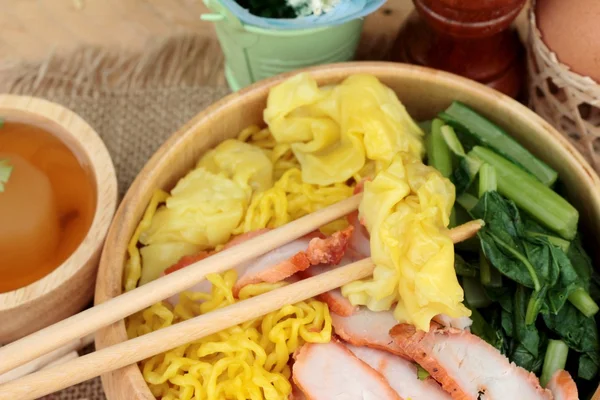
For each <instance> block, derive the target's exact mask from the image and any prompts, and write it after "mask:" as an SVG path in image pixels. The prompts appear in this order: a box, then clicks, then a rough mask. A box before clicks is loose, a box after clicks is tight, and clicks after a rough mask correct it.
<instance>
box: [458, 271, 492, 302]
mask: <svg viewBox="0 0 600 400" xmlns="http://www.w3.org/2000/svg"><path fill="white" fill-rule="evenodd" d="M462 287H463V289H464V292H465V301H466V302H467V303H468V304H469V306H472V307H473V308H484V307H487V306H489V305H490V304H491V303H492V301H491V300H490V298H489V297H488V296H487V294H486V292H485V290H484V289H483V286H482V285H481V282H480V281H479V279H477V278H470V277H463V279H462Z"/></svg>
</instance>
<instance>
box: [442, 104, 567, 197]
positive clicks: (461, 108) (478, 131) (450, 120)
mask: <svg viewBox="0 0 600 400" xmlns="http://www.w3.org/2000/svg"><path fill="white" fill-rule="evenodd" d="M440 118H441V119H443V120H444V121H445V122H446V123H447V124H450V125H452V126H454V127H459V128H461V130H464V131H466V132H468V133H469V134H470V135H471V136H473V137H474V138H475V139H477V141H479V142H480V143H481V144H484V145H486V146H487V147H490V148H492V149H494V150H495V151H496V152H498V153H500V154H502V155H503V156H504V157H506V158H508V159H509V160H511V161H512V162H513V163H515V164H516V165H519V166H520V167H522V168H524V169H525V170H526V171H529V172H530V173H531V174H533V176H535V177H536V178H537V179H538V180H539V181H541V182H542V183H543V184H544V185H546V186H551V185H552V184H553V183H554V182H555V181H556V179H557V177H558V174H557V173H556V171H554V170H553V169H552V168H550V167H549V166H548V165H546V164H545V163H544V162H542V161H541V160H539V159H538V158H536V157H535V156H534V155H533V154H531V153H530V152H529V151H527V150H526V149H525V148H524V147H523V146H521V145H520V144H519V143H518V142H517V141H516V140H515V139H513V138H512V137H510V136H509V135H508V134H507V133H506V132H505V131H504V130H502V129H501V128H500V127H498V126H496V125H495V124H493V123H492V122H490V121H489V120H488V119H486V118H484V117H483V116H481V115H479V114H478V113H476V112H475V111H473V110H471V109H470V108H469V107H467V106H466V105H464V104H462V103H460V102H458V101H455V102H453V103H452V105H450V107H448V108H447V109H446V110H445V111H444V112H443V113H441V114H440Z"/></svg>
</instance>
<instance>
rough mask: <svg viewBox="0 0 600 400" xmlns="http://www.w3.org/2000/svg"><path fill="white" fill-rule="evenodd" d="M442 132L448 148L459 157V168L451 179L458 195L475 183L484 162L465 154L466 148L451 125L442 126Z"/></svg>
mask: <svg viewBox="0 0 600 400" xmlns="http://www.w3.org/2000/svg"><path fill="white" fill-rule="evenodd" d="M440 130H441V134H442V136H443V138H444V141H445V142H446V144H447V145H448V148H449V149H450V150H451V151H452V152H453V153H454V154H455V155H456V156H457V157H458V160H459V161H458V168H456V169H455V170H454V172H453V173H452V176H451V179H450V180H451V181H452V183H454V186H455V187H456V195H457V196H458V195H460V194H462V193H464V192H465V191H466V190H467V189H468V188H469V187H470V186H471V184H472V183H473V181H474V180H475V177H476V176H477V172H478V171H479V168H480V167H481V165H482V164H483V163H482V162H481V161H480V160H479V159H477V158H475V157H469V156H467V155H466V154H465V149H464V148H463V146H462V144H461V143H460V141H459V140H458V136H457V135H456V132H454V129H452V127H451V126H449V125H444V126H442V127H441V129H440Z"/></svg>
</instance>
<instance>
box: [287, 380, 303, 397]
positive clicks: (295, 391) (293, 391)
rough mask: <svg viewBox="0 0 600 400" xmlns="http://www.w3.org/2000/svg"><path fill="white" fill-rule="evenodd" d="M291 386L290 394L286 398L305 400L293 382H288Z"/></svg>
mask: <svg viewBox="0 0 600 400" xmlns="http://www.w3.org/2000/svg"><path fill="white" fill-rule="evenodd" d="M290 383H291V384H292V393H290V395H289V396H288V399H289V400H306V396H305V395H304V393H302V390H300V388H299V387H298V385H296V384H295V383H294V382H293V381H292V382H290Z"/></svg>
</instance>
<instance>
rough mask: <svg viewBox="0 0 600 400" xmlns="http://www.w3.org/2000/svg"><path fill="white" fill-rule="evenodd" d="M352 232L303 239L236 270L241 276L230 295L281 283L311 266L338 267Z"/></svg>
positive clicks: (349, 230) (345, 230) (347, 230)
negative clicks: (247, 288)
mask: <svg viewBox="0 0 600 400" xmlns="http://www.w3.org/2000/svg"><path fill="white" fill-rule="evenodd" d="M352 230H353V228H352V227H348V228H346V229H344V230H342V231H339V232H335V233H334V234H333V235H331V236H329V237H326V238H320V237H311V236H305V237H303V238H300V239H296V240H294V241H293V242H290V243H288V244H285V245H283V246H281V247H279V248H277V249H274V250H271V251H270V252H268V253H266V254H264V255H262V256H260V257H258V258H256V259H254V260H253V261H250V262H249V263H247V264H245V265H242V266H240V267H238V271H240V270H241V271H243V272H242V273H241V274H240V276H239V278H238V281H237V282H236V284H235V286H234V287H233V292H234V294H235V295H237V293H239V291H240V289H241V288H243V287H244V286H247V285H251V284H254V283H261V282H269V283H275V282H279V281H282V280H284V279H285V278H287V277H289V276H291V275H293V274H295V273H297V272H299V271H304V270H305V269H307V268H308V267H310V266H311V265H319V264H337V263H339V262H340V260H341V259H342V257H343V256H344V253H345V251H346V248H347V247H348V241H349V240H350V237H351V236H352Z"/></svg>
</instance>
